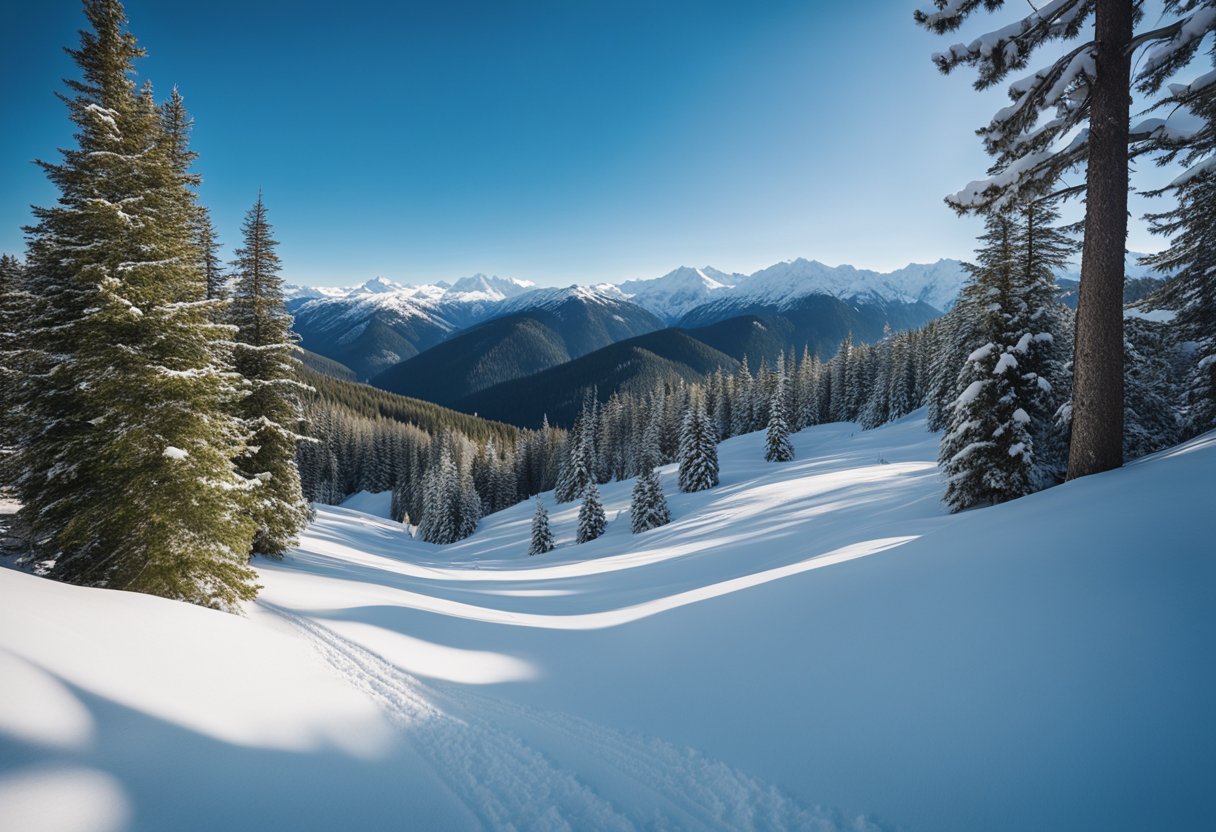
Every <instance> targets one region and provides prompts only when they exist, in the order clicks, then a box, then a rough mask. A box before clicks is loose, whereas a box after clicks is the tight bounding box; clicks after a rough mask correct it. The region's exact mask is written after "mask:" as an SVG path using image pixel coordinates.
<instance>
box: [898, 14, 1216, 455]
mask: <svg viewBox="0 0 1216 832" xmlns="http://www.w3.org/2000/svg"><path fill="white" fill-rule="evenodd" d="M1002 5H1003V3H1001V2H987V0H984V1H982V0H963V2H956V0H934V6H935V7H936V9H935V10H932V9H931V10H925V11H917V12H916V13H915V18H916V21H917V22H918V23H919V24H921V25H922V26H925V27H926V28H928V29H930V30H931V31H934V32H936V33H938V34H943V33H947V32H952V31H955V30H957V29H958V28H959V27H960V26H961V25H962V24H963V22H964V21H965V20H966V18H967V17H969V16H970V15H971V14H972V13H974V12H975V11H977V10H978V9H980V8H981V7H983V8H984V9H985V10H987V11H995V10H997V9H998V8H999V7H1001V6H1002ZM1212 5H1213V4H1212V2H1211V0H1167V2H1165V4H1164V14H1163V15H1162V18H1163V19H1166V20H1168V22H1167V23H1166V24H1165V25H1161V20H1158V19H1154V21H1153V26H1152V27H1151V28H1147V29H1142V30H1141V31H1139V32H1137V31H1136V25H1137V23H1138V22H1140V21H1141V20H1142V18H1143V11H1142V9H1141V4H1140V3H1139V2H1135V0H1102V2H1094V0H1054V2H1052V3H1049V4H1047V5H1046V6H1043V7H1042V8H1033V9H1032V11H1031V12H1030V13H1029V14H1027V15H1026V16H1025V17H1024V18H1022V19H1021V20H1019V21H1016V22H1014V23H1012V24H1010V25H1007V26H1004V27H1002V28H1000V29H998V30H996V31H993V32H990V33H988V34H986V35H982V36H980V37H978V38H976V39H974V40H973V41H972V42H971V43H970V44H969V45H963V44H959V45H956V46H952V47H951V48H950V49H948V50H947V51H945V52H942V53H938V54H937V55H935V56H934V62H935V63H936V64H937V66H938V68H939V69H941V71H942V72H950V71H952V70H953V69H955V68H957V67H959V66H961V65H971V66H975V67H976V68H977V70H978V79H977V81H976V82H975V86H976V88H977V89H985V88H988V87H991V86H993V85H995V84H997V83H1000V82H1001V81H1002V80H1003V79H1004V78H1006V77H1007V76H1008V74H1009V73H1010V72H1011V71H1020V70H1025V69H1027V68H1028V67H1029V64H1030V59H1031V56H1032V55H1033V54H1034V53H1035V51H1036V50H1038V49H1039V47H1041V46H1043V45H1045V44H1047V43H1050V42H1052V41H1075V40H1076V39H1078V38H1080V37H1082V36H1083V33H1085V34H1087V27H1086V24H1087V22H1088V20H1089V19H1090V17H1091V16H1092V18H1093V21H1094V25H1093V32H1094V37H1093V39H1092V40H1089V41H1087V42H1086V41H1082V42H1081V43H1080V44H1079V45H1076V46H1073V47H1071V48H1069V49H1068V50H1067V51H1066V52H1065V54H1063V55H1062V56H1060V57H1059V58H1057V59H1056V60H1054V61H1053V62H1051V63H1050V64H1049V65H1047V66H1044V67H1042V68H1040V69H1038V70H1037V71H1035V72H1033V73H1032V74H1030V75H1028V76H1026V77H1025V78H1023V79H1021V80H1018V81H1016V82H1015V83H1013V84H1012V85H1011V86H1010V88H1009V94H1010V97H1011V98H1012V99H1013V103H1012V104H1011V105H1010V106H1007V107H1003V108H1001V110H1000V111H998V112H997V113H996V115H995V116H994V117H993V119H992V121H991V123H989V124H988V125H987V126H985V127H983V128H981V129H980V130H979V131H978V132H979V134H980V135H981V136H982V137H983V140H984V145H985V149H986V150H987V151H988V153H989V154H990V155H992V156H993V157H995V160H996V161H995V163H994V165H993V167H992V169H991V171H990V173H991V176H990V178H989V179H987V180H983V181H980V182H973V183H971V184H970V185H968V186H967V187H966V188H965V189H963V190H962V191H960V192H959V193H957V194H954V195H952V196H950V197H947V202H948V203H949V204H950V205H951V206H952V207H954V208H955V209H956V210H958V211H960V212H964V211H976V210H980V211H983V210H988V209H990V208H997V209H998V210H1001V209H1007V208H1009V207H1010V206H1012V205H1015V204H1017V203H1020V202H1025V201H1027V200H1028V199H1038V198H1041V197H1043V196H1045V195H1048V194H1052V190H1053V189H1054V188H1055V187H1056V184H1057V182H1058V181H1059V179H1060V177H1061V176H1062V175H1063V174H1065V173H1067V172H1068V171H1070V170H1074V169H1076V168H1079V167H1080V166H1082V165H1085V168H1086V174H1085V180H1084V182H1083V183H1082V184H1078V185H1072V186H1069V187H1065V188H1063V189H1061V190H1058V191H1055V192H1054V194H1052V195H1056V196H1059V195H1067V194H1076V193H1084V194H1085V239H1084V251H1083V254H1082V257H1081V288H1080V294H1079V302H1078V306H1077V323H1076V355H1075V359H1074V365H1073V367H1074V369H1073V376H1074V378H1073V408H1072V413H1073V417H1072V435H1071V440H1070V449H1069V458H1068V476H1069V477H1070V478H1075V477H1080V476H1085V475H1087V474H1093V473H1097V472H1099V471H1105V470H1107V469H1110V468H1117V467H1118V466H1119V465H1121V464H1122V457H1123V450H1122V439H1123V279H1124V262H1123V252H1124V246H1125V243H1126V238H1127V195H1128V158H1129V151H1128V145H1129V142H1136V141H1143V140H1146V139H1148V138H1150V136H1151V134H1152V132H1153V131H1152V130H1147V131H1144V132H1143V133H1137V132H1133V130H1132V129H1131V126H1130V113H1129V107H1130V106H1131V104H1132V96H1131V85H1132V83H1133V80H1134V81H1135V83H1136V85H1137V86H1138V87H1139V89H1140V91H1141V92H1142V93H1145V94H1150V95H1151V94H1155V93H1157V91H1158V90H1160V88H1161V86H1162V85H1163V84H1164V83H1165V82H1166V81H1168V80H1169V79H1170V77H1171V76H1172V74H1173V73H1174V72H1176V71H1177V70H1178V69H1180V68H1181V67H1183V66H1185V65H1186V64H1188V63H1189V62H1190V60H1191V58H1192V57H1193V56H1194V54H1195V51H1196V49H1198V47H1199V45H1200V43H1201V42H1202V41H1203V39H1204V36H1205V34H1206V33H1207V32H1208V31H1210V30H1211V29H1212V28H1213V27H1214V26H1216V16H1213V15H1212V14H1211V11H1212ZM1144 47H1150V48H1149V49H1148V51H1147V53H1146V54H1147V59H1146V60H1145V61H1144V62H1143V63H1142V64H1138V67H1137V71H1136V74H1135V76H1134V79H1133V75H1132V54H1133V53H1134V52H1135V51H1136V50H1137V49H1139V48H1144ZM1137 106H1138V105H1137ZM1045 112H1047V113H1053V114H1054V117H1051V118H1048V119H1046V120H1041V119H1040V115H1041V114H1043V113H1045Z"/></svg>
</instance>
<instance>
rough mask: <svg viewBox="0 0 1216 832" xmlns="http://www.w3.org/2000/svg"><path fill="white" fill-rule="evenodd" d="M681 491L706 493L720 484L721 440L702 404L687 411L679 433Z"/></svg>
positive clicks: (690, 407)
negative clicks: (719, 456)
mask: <svg viewBox="0 0 1216 832" xmlns="http://www.w3.org/2000/svg"><path fill="white" fill-rule="evenodd" d="M679 458H680V490H681V491H704V490H705V489H707V488H713V487H714V486H715V485H717V484H718V438H717V437H716V436H715V435H714V430H713V426H712V425H711V424H710V422H709V417H708V416H706V415H705V411H704V410H703V409H702V407H701V403H700V402H699V401H693V402H690V403H689V405H688V408H687V409H686V410H685V411H684V424H683V426H682V428H681V430H680V451H679Z"/></svg>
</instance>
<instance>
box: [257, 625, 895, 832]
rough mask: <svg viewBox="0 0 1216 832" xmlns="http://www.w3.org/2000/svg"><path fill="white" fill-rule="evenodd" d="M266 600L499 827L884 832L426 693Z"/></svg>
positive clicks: (668, 749) (700, 770)
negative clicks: (596, 784)
mask: <svg viewBox="0 0 1216 832" xmlns="http://www.w3.org/2000/svg"><path fill="white" fill-rule="evenodd" d="M257 603H258V604H259V605H260V606H263V607H264V608H266V609H268V610H270V611H271V612H274V613H275V614H277V615H279V616H281V617H282V618H284V619H285V620H287V621H288V622H290V623H291V624H293V625H294V626H295V627H296V628H298V629H299V630H300V632H301V633H302V634H303V635H304V636H305V638H306V639H307V640H308V641H309V642H310V643H311V644H312V645H313V647H314V648H315V649H316V650H317V651H318V653H320V655H321V656H322V657H323V658H324V659H325V661H326V662H327V663H328V664H329V665H330V666H331V667H332V668H333V669H334V670H335V671H336V672H337V673H338V674H339V675H340V676H341V677H342V678H344V679H346V680H347V681H348V682H349V683H350V684H352V685H354V686H355V687H357V688H358V689H360V690H362V691H364V692H366V693H367V694H369V695H370V696H371V697H372V698H373V699H374V700H376V701H377V702H378V703H379V704H380V705H381V706H382V707H383V708H384V710H385V711H386V713H387V714H388V716H389V717H390V719H392V720H393V721H394V722H395V723H396V724H397V725H399V726H400V727H401V728H402V729H403V730H404V731H405V732H406V734H407V738H408V741H409V742H410V743H411V745H412V746H414V747H415V748H416V750H417V751H418V753H419V754H421V755H422V756H423V758H424V759H426V760H427V762H428V763H429V764H430V765H431V766H433V768H434V770H435V772H436V773H437V774H438V776H439V777H440V778H441V779H442V780H443V781H444V782H445V783H446V784H447V786H448V787H449V789H451V791H452V793H453V794H454V795H455V796H456V797H457V798H458V799H459V800H460V801H461V802H462V803H463V804H464V805H465V806H466V807H467V808H468V809H469V810H470V812H472V813H473V815H475V816H476V817H477V818H478V819H479V820H480V821H481V823H482V824H483V825H484V827H485V828H487V829H504V830H543V831H544V832H549V830H552V831H553V832H558V830H583V829H595V830H634V829H653V830H668V829H708V830H739V832H742V831H743V830H786V829H789V830H810V832H838V830H839V831H841V832H843V830H852V832H878V830H879V829H880V827H879V826H877V825H876V824H874V823H872V822H871V821H869V820H867V819H866V818H864V817H858V818H855V819H851V820H846V819H844V818H843V817H842V816H841V815H840V814H839V813H836V812H830V811H827V810H824V809H821V808H819V807H807V806H804V805H802V804H801V803H799V802H798V801H796V800H795V799H793V798H792V797H790V796H789V795H786V794H784V793H782V792H781V791H780V790H778V789H777V788H776V787H774V786H772V785H769V784H767V783H764V782H761V781H760V780H757V779H756V778H754V777H751V776H749V775H747V774H744V773H743V772H740V771H737V770H735V769H733V768H731V767H730V766H728V765H726V764H725V763H722V762H719V761H717V760H713V759H710V758H708V757H706V756H704V755H702V754H701V753H700V752H698V751H695V750H693V749H681V748H679V747H677V746H675V745H672V744H671V743H667V742H664V741H662V740H658V739H654V738H648V737H643V736H640V735H629V734H624V733H622V732H620V731H616V730H613V729H611V728H607V727H605V726H602V725H597V724H595V723H592V722H589V721H587V720H583V719H579V718H577V717H574V716H570V715H568V714H563V713H558V712H552V711H542V710H538V709H534V708H528V707H525V706H522V705H517V704H514V703H509V702H504V701H502V700H499V699H494V698H491V697H487V696H481V695H477V694H473V693H469V692H467V691H465V690H462V689H459V688H458V687H456V686H447V685H445V686H443V687H432V686H429V685H426V684H424V683H423V682H421V681H420V680H419V679H417V678H415V677H414V676H412V675H410V674H408V673H406V672H405V671H403V670H401V669H399V668H397V667H395V666H394V665H392V664H390V663H389V662H388V661H386V660H385V659H383V658H381V657H380V656H379V655H377V654H375V653H373V652H372V651H370V650H367V649H366V648H364V647H362V646H360V645H358V644H355V643H354V642H352V641H350V640H348V639H346V638H344V637H342V636H340V635H339V634H337V633H335V632H334V631H333V630H331V629H329V628H328V627H325V626H324V625H322V624H319V623H317V622H316V621H314V620H312V619H309V618H307V617H304V616H300V615H296V614H294V613H291V612H289V611H287V610H285V609H283V608H281V607H278V606H276V605H274V604H271V603H269V602H264V601H259V602H257ZM441 704H442V706H441ZM507 725H523V726H526V727H527V729H528V732H529V733H531V734H533V735H534V736H538V737H539V738H540V739H539V742H538V744H542V745H543V744H544V742H543V738H544V736H545V735H553V734H556V735H558V736H559V737H560V738H561V739H563V740H565V742H563V743H558V747H567V748H576V749H578V755H579V756H580V757H582V758H584V760H583V765H580V768H581V769H584V770H586V768H587V767H586V761H592V768H593V770H596V772H597V775H598V776H597V779H598V780H599V781H600V784H601V786H603V787H604V791H611V792H615V793H616V796H617V797H618V799H620V798H621V797H622V796H623V799H624V800H626V801H628V803H629V805H627V806H626V805H621V803H619V802H617V803H614V802H613V801H612V799H611V798H610V797H609V796H607V795H605V794H600V793H598V792H597V791H596V789H595V788H593V787H592V786H591V785H590V784H588V783H584V782H582V781H581V780H580V779H579V778H578V777H577V776H575V775H574V774H573V773H572V772H571V771H570V770H568V769H567V768H563V767H562V766H561V765H560V763H559V762H558V761H557V760H555V759H553V758H552V757H551V756H549V755H547V754H546V753H544V752H543V751H542V750H541V749H539V748H536V747H533V746H532V745H530V744H529V743H528V742H527V741H526V740H525V739H523V738H522V737H521V736H518V735H517V734H514V733H512V732H511V731H510V730H508V729H507V728H506V727H505V726H507ZM570 740H573V743H571V742H569V741H570Z"/></svg>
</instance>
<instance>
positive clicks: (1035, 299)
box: [940, 211, 1068, 511]
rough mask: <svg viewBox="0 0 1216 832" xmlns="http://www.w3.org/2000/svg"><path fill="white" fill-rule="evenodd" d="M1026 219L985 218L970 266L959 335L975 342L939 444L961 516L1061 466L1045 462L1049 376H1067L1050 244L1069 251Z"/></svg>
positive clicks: (1036, 483)
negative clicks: (1061, 351) (1059, 344)
mask: <svg viewBox="0 0 1216 832" xmlns="http://www.w3.org/2000/svg"><path fill="white" fill-rule="evenodd" d="M1021 216H1022V218H1023V219H1024V220H1025V222H1024V223H1023V224H1021V225H1019V222H1018V220H1019V216H1018V215H1017V214H1015V213H1013V212H1002V213H996V212H994V213H992V214H990V215H989V216H988V218H987V221H986V223H985V228H986V231H985V234H984V235H983V236H982V237H981V238H980V239H981V241H982V242H983V244H984V245H983V246H982V248H981V249H980V250H979V252H978V253H977V254H978V256H977V261H978V262H977V264H974V265H969V266H968V271H969V272H970V274H971V282H970V283H969V284H968V286H967V287H966V288H965V290H964V293H963V297H962V298H961V299H960V301H959V304H958V306H957V307H956V314H957V316H958V317H959V318H960V319H961V321H960V323H959V324H958V325H957V326H956V327H954V331H955V333H961V332H966V333H968V334H969V335H970V336H971V337H973V338H974V339H975V340H974V341H973V342H972V344H969V345H968V346H973V350H972V352H971V353H969V354H968V356H967V358H966V359H965V361H964V362H963V367H962V369H961V371H960V372H959V374H958V379H957V382H956V385H955V388H954V389H955V391H956V392H957V397H956V399H955V401H954V404H953V408H952V411H951V413H950V417H949V420H948V422H947V425H946V432H945V435H944V436H943V438H942V446H941V456H940V462H941V465H942V468H943V471H944V473H945V475H946V478H947V488H946V496H945V501H946V503H947V505H949V506H950V507H951V508H952V509H953V510H955V511H959V510H961V509H965V508H969V507H971V506H975V505H981V504H988V503H999V502H1004V501H1006V500H1011V499H1014V498H1016V497H1020V496H1022V495H1024V494H1028V493H1030V492H1031V491H1033V490H1035V489H1036V488H1038V487H1040V486H1041V485H1042V484H1044V478H1045V475H1044V471H1053V470H1056V469H1058V468H1059V467H1060V466H1058V464H1056V462H1055V461H1054V460H1049V459H1048V460H1044V459H1041V458H1040V455H1041V453H1042V454H1046V453H1047V452H1048V450H1049V449H1050V447H1051V446H1050V445H1049V444H1048V442H1047V437H1048V436H1049V435H1050V433H1051V432H1052V431H1053V430H1054V427H1053V421H1052V415H1053V414H1054V413H1055V410H1056V399H1055V397H1054V396H1055V392H1056V386H1055V385H1053V383H1052V379H1056V380H1057V383H1058V381H1059V378H1060V376H1061V374H1062V373H1061V366H1062V362H1061V361H1059V359H1058V351H1057V348H1056V343H1057V340H1058V336H1059V334H1060V332H1059V327H1058V326H1057V320H1058V317H1057V316H1058V312H1057V309H1058V307H1059V304H1058V301H1057V300H1056V296H1055V293H1054V292H1053V291H1051V290H1050V287H1049V286H1048V285H1047V284H1046V281H1047V280H1050V274H1051V272H1050V269H1048V268H1047V266H1046V263H1045V261H1046V260H1048V259H1050V258H1051V257H1052V256H1054V255H1052V254H1049V253H1048V252H1049V250H1050V246H1051V245H1055V244H1058V246H1059V248H1060V252H1059V256H1065V254H1066V252H1067V249H1068V246H1067V244H1066V241H1065V240H1063V239H1062V238H1056V237H1054V236H1052V235H1051V234H1049V233H1048V232H1046V231H1043V230H1042V229H1039V228H1038V227H1037V223H1038V220H1037V219H1036V218H1035V217H1036V214H1035V213H1034V212H1032V211H1028V212H1025V213H1024V214H1022V215H1021ZM1044 216H1045V217H1050V216H1052V215H1051V214H1050V212H1047V213H1046V214H1045V215H1044ZM1048 241H1051V242H1050V243H1049V242H1048ZM1040 242H1042V248H1041V249H1039V248H1037V246H1038V244H1039V243H1040ZM1045 275H1046V277H1045ZM956 337H957V335H956Z"/></svg>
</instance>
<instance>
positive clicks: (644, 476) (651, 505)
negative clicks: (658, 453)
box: [629, 468, 671, 534]
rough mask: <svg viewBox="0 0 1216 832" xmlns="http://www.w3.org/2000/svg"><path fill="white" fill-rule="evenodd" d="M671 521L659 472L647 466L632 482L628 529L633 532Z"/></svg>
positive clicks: (639, 531)
mask: <svg viewBox="0 0 1216 832" xmlns="http://www.w3.org/2000/svg"><path fill="white" fill-rule="evenodd" d="M670 522H671V511H670V510H669V509H668V508H667V498H666V497H665V496H663V485H662V483H660V482H659V472H658V471H657V470H656V469H654V468H649V469H647V470H645V471H643V472H642V473H641V474H639V475H638V479H637V482H635V483H634V484H633V492H632V494H631V495H630V501H629V529H630V531H632V532H633V533H634V534H639V533H641V532H645V531H649V530H650V529H655V528H658V527H659V526H664V525H666V524H668V523H670Z"/></svg>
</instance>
